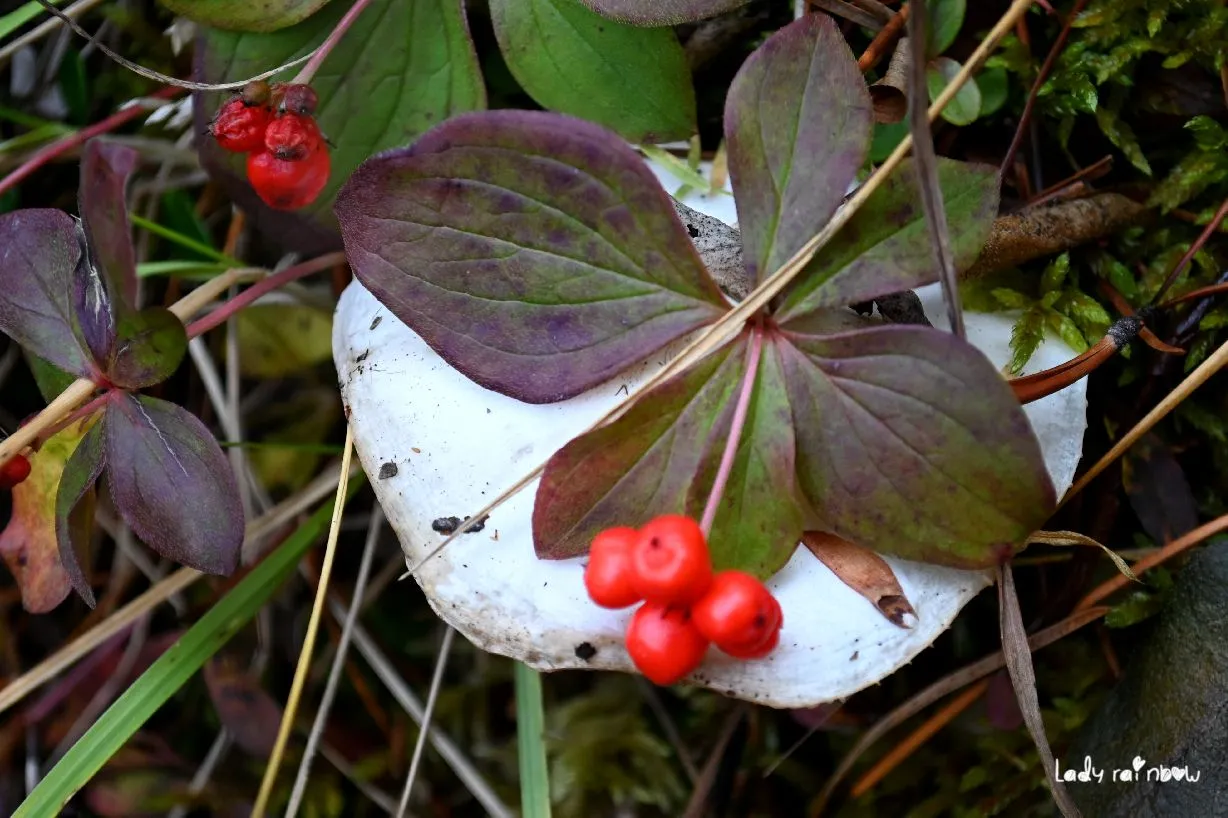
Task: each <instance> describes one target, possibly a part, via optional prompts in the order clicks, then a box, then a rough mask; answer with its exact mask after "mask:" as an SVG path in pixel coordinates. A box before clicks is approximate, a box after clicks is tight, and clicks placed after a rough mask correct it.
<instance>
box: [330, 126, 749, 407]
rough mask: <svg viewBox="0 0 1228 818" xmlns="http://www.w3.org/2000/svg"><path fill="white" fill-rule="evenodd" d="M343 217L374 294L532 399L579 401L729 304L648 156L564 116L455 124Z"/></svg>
mask: <svg viewBox="0 0 1228 818" xmlns="http://www.w3.org/2000/svg"><path fill="white" fill-rule="evenodd" d="M337 216H338V217H339V218H340V220H341V225H342V235H343V238H344V240H345V249H346V253H347V255H348V257H349V261H350V265H351V266H352V267H353V269H354V274H355V276H357V278H358V279H359V280H360V281H362V283H363V284H364V285H365V286H366V287H367V289H369V290H371V292H372V293H374V294H375V296H376V298H378V299H379V300H380V301H381V302H382V303H383V304H384V305H385V306H386V307H388V309H389V310H390V311H391V312H392V313H393V314H394V315H396V316H397V317H398V318H400V319H401V320H402V321H403V322H405V323H406V324H407V325H408V326H409V327H410V328H411V329H413V330H414V332H416V333H418V334H419V335H420V336H422V338H423V339H424V340H425V341H426V342H427V343H428V344H430V345H431V347H432V348H433V349H434V350H435V351H436V352H438V353H439V354H440V355H441V356H443V358H444V359H445V360H447V361H448V363H450V364H452V366H454V367H456V368H457V369H458V370H460V371H461V372H463V373H464V374H465V375H466V376H468V377H469V378H471V379H472V380H474V381H476V382H477V383H479V384H481V385H482V386H485V387H487V388H488V389H494V390H496V391H498V392H501V393H503V394H505V395H510V396H512V397H514V398H517V399H518V400H522V401H526V402H529V403H548V402H552V401H558V400H563V399H565V398H568V397H572V396H574V395H577V394H579V393H580V392H583V391H584V390H586V389H588V388H590V387H592V386H595V385H596V384H598V383H600V382H602V381H604V380H606V379H608V378H610V377H612V376H613V375H614V374H615V373H617V372H619V371H621V370H622V369H624V368H625V367H627V366H629V365H631V364H632V363H635V362H636V361H639V360H642V359H643V358H644V356H646V355H649V354H651V353H652V352H653V351H654V350H657V349H660V348H661V347H662V346H664V345H665V344H667V343H669V342H670V341H672V340H674V339H675V338H678V337H679V336H681V335H683V334H685V333H687V332H690V331H691V330H694V329H696V328H698V327H700V326H703V325H704V324H706V323H709V322H711V321H713V320H715V319H716V318H718V317H719V316H720V315H721V314H722V313H723V312H724V311H725V309H726V308H727V306H726V303H725V300H724V297H723V296H722V295H721V292H720V290H719V289H718V288H717V286H716V284H715V283H713V282H712V280H711V279H710V278H709V277H708V275H707V272H706V271H705V270H704V267H703V262H702V261H701V260H700V258H699V256H698V254H697V253H696V251H695V247H694V245H692V244H691V240H690V238H688V236H687V233H686V230H685V228H684V227H683V226H682V223H681V222H680V221H679V220H678V216H677V213H676V212H675V210H674V208H673V205H672V204H671V200H670V199H669V196H668V194H666V193H665V191H664V190H662V189H661V186H660V184H658V182H657V180H656V177H654V176H653V174H652V171H651V170H649V169H648V166H647V164H646V163H645V162H644V160H643V158H642V157H640V156H639V154H637V153H636V152H635V151H634V150H632V149H631V148H630V147H629V146H628V145H627V143H626V142H625V141H624V140H622V139H620V138H619V137H617V136H616V135H615V134H613V133H611V132H609V131H607V130H605V129H603V128H600V127H599V126H597V125H594V124H592V123H588V122H584V121H582V120H578V119H572V118H571V117H565V116H562V115H560V114H552V113H546V112H542V111H489V112H484V113H473V114H464V115H461V116H458V117H453V118H452V119H450V120H448V121H447V122H445V123H443V124H442V125H440V126H439V127H437V128H435V129H433V130H432V131H431V132H430V133H428V134H426V135H424V136H423V137H422V138H420V139H419V140H418V141H417V142H415V143H414V144H413V145H412V146H411V147H410V148H407V149H404V150H400V151H393V152H389V153H386V154H383V155H382V156H378V157H376V158H374V159H372V160H370V161H369V162H366V163H365V164H364V165H363V166H362V167H361V168H359V169H358V171H357V172H356V173H355V174H354V176H353V177H352V178H351V179H350V182H349V184H347V185H346V188H345V190H344V191H342V194H341V196H340V197H339V198H338V200H337Z"/></svg>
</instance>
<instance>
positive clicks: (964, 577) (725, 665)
mask: <svg viewBox="0 0 1228 818" xmlns="http://www.w3.org/2000/svg"><path fill="white" fill-rule="evenodd" d="M654 169H655V168H654ZM657 170H658V175H659V176H663V177H664V176H666V174H664V172H663V171H660V170H659V169H657ZM675 187H676V186H675ZM667 189H671V190H672V189H673V188H671V187H670V186H669V185H668V183H667ZM683 201H684V202H685V203H686V204H688V205H690V206H691V207H693V208H695V209H697V210H700V211H703V212H707V213H709V214H710V215H714V216H716V217H718V218H724V219H726V220H730V219H732V214H733V213H734V211H733V207H732V205H733V202H732V199H731V198H730V197H714V199H713V201H708V200H705V199H702V198H700V197H697V196H691V197H688V198H686V199H684V200H683ZM919 295H920V296H921V298H922V302H923V303H924V305H925V308H926V312H927V314H928V315H929V316H930V319H931V320H932V321H933V323H934V325H935V326H937V327H943V328H945V326H946V320H945V318H944V317H943V311H942V305H941V300H942V298H941V293H940V292H939V290H938V288H937V287H936V286H933V287H926V288H923V290H921V291H919ZM1016 317H1017V316H1016V315H1013V314H1008V313H1003V314H994V315H984V314H975V313H969V314H967V315H966V316H965V322H966V325H967V331H968V340H969V341H970V342H971V343H972V344H974V345H975V346H976V347H978V348H979V349H980V350H981V351H982V352H984V353H985V354H986V356H988V357H989V359H990V360H991V361H993V362H994V363H995V364H996V365H998V366H1002V365H1004V364H1005V363H1006V361H1007V360H1009V358H1010V350H1009V341H1010V334H1011V328H1012V325H1013V323H1014V320H1015V318H1016ZM680 345H681V342H680V344H679V345H678V346H680ZM333 348H334V356H335V360H336V365H337V371H338V373H339V374H340V380H341V389H342V396H343V399H344V401H345V404H346V406H347V407H348V409H349V412H350V415H349V418H350V424H351V425H352V426H353V430H354V439H355V445H356V448H357V453H358V456H359V459H360V460H361V462H362V465H363V468H364V470H365V471H366V472H367V474H368V475H370V476H371V478H372V481H371V482H372V485H373V487H374V489H375V493H376V497H377V498H378V499H379V502H380V504H381V506H382V507H383V509H384V511H385V513H386V514H387V517H388V520H389V522H390V524H391V525H392V527H393V529H394V530H395V531H396V533H397V536H398V537H399V538H400V541H401V546H402V548H403V550H404V552H405V555H406V561H407V564H409V565H416V564H417V563H418V561H419V560H421V559H422V558H423V557H424V556H425V555H426V554H427V553H428V552H429V551H430V550H431V548H433V547H434V546H435V545H437V544H438V543H439V542H440V541H441V540H442V539H443V535H441V534H440V533H438V532H436V531H435V530H433V529H432V527H431V523H432V521H434V520H436V519H438V518H441V517H451V516H455V517H460V518H462V519H463V518H464V517H465V516H466V515H470V514H473V513H475V512H476V511H477V510H479V509H480V508H482V507H483V506H485V505H486V504H487V503H488V502H489V501H490V500H491V499H492V498H494V497H495V496H497V495H498V494H499V493H500V492H502V491H503V490H504V489H506V488H507V487H508V486H510V485H512V484H513V483H515V482H516V481H517V480H518V479H520V478H521V477H522V476H523V475H524V474H526V473H527V472H529V471H530V470H532V469H533V468H535V467H537V466H539V465H541V464H542V463H544V462H545V461H546V460H547V459H548V458H549V457H550V456H551V455H552V454H553V453H554V452H555V451H556V450H557V449H559V448H560V447H561V446H563V445H564V444H565V443H566V442H567V441H568V440H570V439H571V438H572V437H575V436H576V435H578V434H580V433H581V432H583V431H584V430H585V429H587V427H588V426H589V425H590V424H591V423H593V422H594V421H595V420H597V419H598V418H599V417H601V416H602V415H603V414H604V413H605V412H606V411H608V410H609V409H610V408H612V407H613V406H615V405H617V404H618V403H619V402H621V401H623V400H625V399H626V398H625V395H626V394H627V390H629V391H630V392H634V391H635V390H636V388H637V386H638V385H639V384H640V383H642V382H643V380H644V379H645V378H646V377H647V376H648V375H649V374H650V373H651V372H653V371H656V369H657V368H658V367H659V366H660V365H661V362H663V361H664V360H666V359H667V355H666V354H659V355H654V356H652V358H651V359H650V360H648V361H646V362H644V363H643V364H641V365H639V366H638V367H636V368H635V369H634V370H633V371H629V372H627V373H624V375H622V376H620V377H618V378H616V379H614V380H612V381H610V382H608V383H605V384H602V385H600V386H598V387H596V388H594V389H592V390H590V391H589V392H586V393H584V394H582V395H579V396H577V397H575V398H572V399H571V400H567V401H563V402H561V403H556V404H547V405H530V404H526V403H521V402H519V401H517V400H514V399H512V398H509V397H505V396H503V395H500V394H498V393H496V392H492V391H489V390H487V389H484V388H483V387H480V386H478V385H477V384H475V383H474V382H473V381H471V380H469V379H468V378H466V377H465V376H464V375H462V374H460V373H459V372H457V371H456V370H455V369H453V368H452V367H451V366H449V365H448V364H447V363H446V362H445V361H444V360H443V359H442V358H440V357H439V356H438V355H437V354H435V352H434V351H433V350H431V349H430V347H428V346H427V345H426V344H425V343H424V342H423V341H422V339H421V338H419V337H418V336H417V335H416V334H415V333H414V332H412V331H411V330H410V329H409V328H408V327H406V326H405V325H404V324H402V323H401V322H400V321H399V320H398V319H397V318H396V317H395V316H393V315H392V314H391V313H390V312H389V311H388V310H387V309H386V308H385V307H384V306H383V305H381V304H380V303H379V302H378V301H377V300H376V299H375V298H374V296H372V295H371V294H370V293H369V292H368V291H367V290H366V289H365V288H364V287H363V286H362V285H361V284H360V283H358V282H357V281H356V282H354V283H353V284H351V285H350V286H349V287H348V288H347V289H346V291H345V293H344V294H343V295H342V297H341V300H340V303H339V304H338V307H337V314H336V320H335V324H334V329H333ZM1074 354H1075V353H1074V351H1073V350H1071V349H1070V348H1069V347H1068V346H1066V345H1065V344H1064V343H1062V342H1061V341H1060V340H1058V339H1056V338H1050V339H1048V340H1046V341H1045V343H1043V344H1042V345H1041V347H1040V349H1039V350H1037V352H1036V354H1035V355H1034V356H1033V358H1032V360H1031V362H1030V363H1029V366H1028V368H1027V370H1026V371H1027V372H1035V371H1039V370H1041V369H1045V368H1048V367H1051V366H1055V365H1057V364H1059V363H1062V362H1064V361H1066V360H1069V359H1070V358H1071V357H1073V356H1074ZM624 386H626V388H627V390H624V389H623V387H624ZM1025 411H1026V413H1027V416H1028V419H1029V420H1030V421H1031V423H1032V426H1033V428H1034V430H1035V431H1036V433H1037V435H1038V437H1039V438H1040V442H1041V446H1042V449H1043V451H1044V455H1045V462H1046V464H1047V466H1048V468H1049V473H1050V475H1051V477H1052V479H1053V483H1054V485H1055V487H1056V489H1057V491H1058V495H1059V496H1061V494H1062V493H1063V492H1064V491H1065V490H1066V489H1067V488H1068V487H1069V486H1070V484H1071V481H1072V480H1073V477H1074V472H1075V468H1076V466H1077V465H1078V461H1079V457H1080V455H1081V452H1082V443H1083V432H1084V429H1085V427H1086V386H1085V382H1083V381H1080V382H1079V383H1077V384H1075V385H1074V386H1072V387H1070V388H1067V389H1065V390H1063V391H1062V392H1059V393H1057V394H1055V395H1052V396H1050V397H1048V398H1045V399H1043V400H1040V401H1037V402H1035V403H1032V404H1030V405H1028V406H1027V407H1025ZM388 463H392V464H394V465H395V469H394V468H392V467H388V466H386V465H385V464H388ZM393 472H395V473H393ZM381 473H383V474H384V475H390V476H384V477H381V476H380V475H381ZM536 489H537V481H534V482H533V483H531V484H530V485H529V486H528V487H527V488H526V489H525V490H523V491H521V492H520V493H519V494H517V495H516V496H514V497H513V498H512V499H511V500H509V501H508V502H506V503H504V504H503V505H502V506H500V507H499V508H498V509H496V510H495V511H494V512H493V513H492V514H491V517H490V519H489V520H488V521H487V522H486V524H485V526H484V527H483V528H482V530H481V531H478V532H471V533H467V534H464V535H462V536H461V537H459V538H458V539H457V540H456V541H455V542H453V543H452V544H451V545H449V546H448V547H447V548H445V549H444V550H443V551H442V552H441V553H440V554H439V555H437V556H436V557H434V558H432V559H431V560H429V561H428V562H427V563H426V564H425V565H424V566H422V568H421V569H420V570H419V571H418V573H417V574H416V579H417V581H418V584H419V585H420V586H421V587H422V590H423V591H424V592H425V594H426V597H427V600H428V601H429V602H430V604H431V606H432V608H434V610H435V611H436V613H438V614H439V616H440V617H442V618H443V619H444V620H445V621H446V622H448V623H449V624H450V625H452V626H453V627H455V628H456V629H457V630H459V631H460V632H461V633H462V634H464V635H465V636H466V637H467V638H468V639H469V640H470V641H472V642H473V643H474V644H476V645H478V646H479V647H481V648H484V649H486V650H489V651H492V652H494V653H499V654H503V655H506V656H510V657H512V658H514V659H518V660H520V661H523V662H525V663H526V664H528V665H531V666H532V667H535V668H537V669H539V670H545V671H549V670H559V669H565V668H583V669H594V670H619V671H629V672H634V667H633V665H632V663H631V660H630V658H629V657H628V656H627V652H626V650H625V648H624V646H623V634H624V632H625V630H626V625H627V622H628V620H629V618H630V616H631V613H632V609H627V610H624V611H609V610H605V609H602V608H599V607H597V606H596V605H594V604H593V603H592V601H591V600H589V599H588V597H587V595H586V593H585V590H584V585H583V581H582V577H583V560H582V559H571V560H562V561H548V560H539V559H537V557H536V556H535V555H534V551H533V540H532V530H531V524H530V520H531V516H532V509H533V499H534V496H535V493H536ZM886 559H887V562H888V563H889V564H890V566H891V567H892V569H893V570H894V571H895V574H896V577H897V578H898V579H899V582H900V585H901V587H902V588H903V590H904V593H905V594H906V595H907V597H908V599H909V601H910V602H911V603H912V606H913V608H914V609H915V611H916V613H917V617H918V618H917V621H916V622H915V623H914V626H913V627H912V628H902V627H899V626H897V625H894V624H892V623H891V622H889V621H888V620H887V619H886V618H885V617H884V616H883V615H882V614H881V613H880V612H879V611H878V609H876V608H875V607H874V606H873V605H872V604H871V603H870V602H868V601H866V600H865V599H864V598H862V597H861V596H859V595H858V594H857V593H856V592H854V591H853V590H852V589H850V588H849V587H848V586H846V585H845V584H844V583H843V582H842V581H841V580H840V579H838V578H837V577H836V576H835V575H834V574H832V573H831V571H829V570H828V569H827V568H826V567H825V566H824V565H823V564H822V563H820V562H819V561H818V560H817V559H816V558H815V557H814V556H813V555H811V554H810V552H809V551H807V550H806V549H805V548H800V549H799V550H798V551H797V552H796V553H795V554H794V556H793V558H792V559H791V560H790V561H789V563H788V564H787V565H786V566H785V567H784V568H783V569H782V570H781V571H780V572H779V573H777V575H776V576H774V577H773V578H772V579H771V580H770V582H769V583H768V585H769V587H770V588H771V590H772V592H773V593H774V594H775V595H776V597H777V598H778V599H779V601H780V604H781V606H782V608H783V611H784V628H783V629H782V631H781V636H780V645H779V647H778V648H777V649H776V650H775V651H773V653H772V654H771V655H769V656H768V657H766V658H765V659H762V660H759V661H751V662H747V661H742V660H735V659H731V658H729V657H727V656H725V655H724V654H722V653H720V652H719V651H717V650H715V649H713V650H710V651H709V653H708V656H707V658H706V660H705V661H704V663H703V664H702V665H701V666H700V668H699V669H698V670H697V671H696V672H695V673H694V674H692V675H691V676H690V677H688V678H689V681H691V682H693V683H695V684H699V685H702V686H705V687H709V688H712V689H714V690H718V691H720V692H722V693H725V694H727V695H729V696H733V697H736V698H739V699H746V700H749V701H754V702H757V703H760V704H766V705H770V706H773V707H809V706H813V705H817V704H820V703H823V702H829V701H834V700H838V699H842V698H845V697H847V696H849V695H851V694H853V693H856V692H857V691H858V690H861V689H862V688H865V687H867V686H869V685H871V684H874V683H876V682H878V681H880V680H881V679H883V678H884V677H886V676H888V675H890V674H891V673H892V672H894V671H895V670H896V669H898V668H900V667H902V666H903V665H905V664H907V663H908V662H910V661H911V660H912V659H913V657H914V656H916V655H917V654H918V653H919V652H920V651H922V650H923V649H925V648H926V647H928V646H929V645H930V644H931V643H932V642H933V641H934V639H935V638H937V636H938V635H939V634H941V633H942V632H943V631H944V630H946V629H947V628H948V627H949V626H950V624H951V622H952V620H953V619H954V618H955V616H956V614H957V613H958V612H959V610H960V609H961V608H962V607H963V606H964V605H965V604H966V603H967V602H968V600H970V599H971V598H972V597H973V596H975V595H976V594H977V593H978V592H979V591H980V590H982V589H983V588H985V587H986V586H987V585H989V584H990V581H991V574H990V572H988V571H962V570H956V569H952V568H943V567H938V566H932V565H924V564H921V563H916V562H910V561H907V560H901V559H896V558H893V557H888V558H886ZM402 587H403V586H402Z"/></svg>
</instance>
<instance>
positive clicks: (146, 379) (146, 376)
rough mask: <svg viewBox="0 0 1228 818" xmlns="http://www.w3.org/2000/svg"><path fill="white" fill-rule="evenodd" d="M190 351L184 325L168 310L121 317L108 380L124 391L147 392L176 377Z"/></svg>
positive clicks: (148, 308) (159, 309) (160, 309)
mask: <svg viewBox="0 0 1228 818" xmlns="http://www.w3.org/2000/svg"><path fill="white" fill-rule="evenodd" d="M187 351H188V336H187V332H186V331H185V330H184V327H183V322H182V321H180V320H179V319H178V318H177V317H176V316H175V314H174V313H172V312H171V311H170V310H168V309H166V308H165V307H146V308H145V309H143V310H141V311H140V312H133V313H128V314H126V315H121V317H120V319H119V321H118V323H117V324H116V327H115V341H114V344H113V345H112V348H111V360H110V361H109V362H108V365H107V377H108V378H109V379H110V381H111V382H112V383H113V384H115V385H116V386H118V387H121V388H123V389H145V388H146V387H150V386H153V385H154V384H158V383H161V382H162V381H164V380H166V379H167V378H169V377H170V376H171V375H173V374H174V372H175V370H176V369H178V368H179V364H180V362H182V361H183V356H184V354H185V353H187Z"/></svg>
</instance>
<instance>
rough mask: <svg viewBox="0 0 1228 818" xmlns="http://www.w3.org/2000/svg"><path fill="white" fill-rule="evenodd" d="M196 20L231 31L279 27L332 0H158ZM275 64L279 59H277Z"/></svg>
mask: <svg viewBox="0 0 1228 818" xmlns="http://www.w3.org/2000/svg"><path fill="white" fill-rule="evenodd" d="M158 2H159V3H161V4H162V5H164V6H166V7H167V8H168V9H170V10H171V11H173V12H175V13H176V14H181V15H183V16H184V17H187V18H188V19H189V20H192V21H193V22H197V23H202V24H204V25H206V26H212V27H214V28H220V29H225V30H227V31H276V30H277V29H279V28H285V27H286V26H292V25H294V24H295V23H298V22H300V21H302V20H304V19H306V18H307V17H309V16H311V15H312V14H314V13H315V12H316V11H318V10H319V9H321V8H323V7H324V5H325V4H326V3H328V2H329V0H261V2H259V3H253V2H251V0H158ZM273 64H274V65H275V64H276V63H273Z"/></svg>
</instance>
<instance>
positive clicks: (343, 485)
mask: <svg viewBox="0 0 1228 818" xmlns="http://www.w3.org/2000/svg"><path fill="white" fill-rule="evenodd" d="M353 452H354V427H353V426H350V425H349V424H346V427H345V448H344V449H342V451H341V478H340V479H339V480H338V481H337V499H336V501H335V503H334V504H333V519H332V523H331V524H330V526H329V529H328V542H327V544H326V545H325V547H324V563H323V565H322V566H321V568H320V583H319V585H318V586H317V587H316V598H315V602H314V604H312V606H311V618H310V619H308V621H307V633H306V634H304V635H303V647H302V649H301V650H300V651H299V656H298V667H297V668H296V669H295V671H294V681H293V682H291V684H290V695H289V697H288V698H287V700H286V710H285V713H284V714H283V715H282V717H281V727H280V728H279V729H278V731H277V740H276V741H275V742H274V744H273V751H272V752H271V753H270V754H269V762H268V764H267V766H266V767H265V769H264V780H263V781H262V782H261V784H260V793H259V794H258V795H257V796H256V804H255V806H253V807H252V818H262V817H263V815H264V812H265V810H266V809H268V805H269V798H270V797H271V796H272V794H273V784H274V783H275V782H276V781H277V769H278V767H279V766H281V757H282V754H283V753H284V752H285V750H286V742H287V741H288V740H289V738H290V730H291V728H292V727H293V726H294V716H295V713H297V712H298V703H299V699H300V698H301V697H302V695H303V685H304V684H306V682H307V674H308V671H310V669H311V652H312V649H313V648H314V647H315V643H316V634H317V633H318V632H319V630H320V615H321V614H322V613H323V611H324V600H325V599H326V598H327V596H328V582H329V580H330V579H331V577H332V573H333V560H334V559H335V558H336V556H337V537H338V535H339V534H340V532H341V518H342V516H343V515H344V513H345V497H346V490H347V488H348V487H349V483H350V457H351V455H352V454H353Z"/></svg>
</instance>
